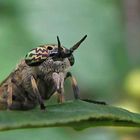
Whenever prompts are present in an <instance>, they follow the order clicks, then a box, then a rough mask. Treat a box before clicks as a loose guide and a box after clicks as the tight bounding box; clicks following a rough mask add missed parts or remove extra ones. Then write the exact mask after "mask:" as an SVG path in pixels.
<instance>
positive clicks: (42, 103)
mask: <svg viewBox="0 0 140 140" xmlns="http://www.w3.org/2000/svg"><path fill="white" fill-rule="evenodd" d="M31 84H32V88H33V91H34V93H35V95H36V97H37V99H38V102H39V104H40V108H41V109H45V108H46V107H45V105H44V102H43V99H42V97H41V95H40V93H39V90H38V87H37V84H36V81H35V79H34V77H33V76H31Z"/></svg>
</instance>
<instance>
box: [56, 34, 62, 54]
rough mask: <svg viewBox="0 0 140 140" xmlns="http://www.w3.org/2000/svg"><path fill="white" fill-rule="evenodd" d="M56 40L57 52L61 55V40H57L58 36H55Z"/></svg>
mask: <svg viewBox="0 0 140 140" xmlns="http://www.w3.org/2000/svg"><path fill="white" fill-rule="evenodd" d="M57 42H58V54H60V55H61V52H62V51H63V48H62V47H61V42H60V40H59V36H57Z"/></svg>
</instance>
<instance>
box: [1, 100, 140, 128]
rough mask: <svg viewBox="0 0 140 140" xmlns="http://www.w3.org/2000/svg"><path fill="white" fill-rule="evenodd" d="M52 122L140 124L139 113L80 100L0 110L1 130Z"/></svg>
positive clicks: (85, 125)
mask: <svg viewBox="0 0 140 140" xmlns="http://www.w3.org/2000/svg"><path fill="white" fill-rule="evenodd" d="M53 126H55V127H58V126H67V127H73V128H75V129H77V130H80V129H84V128H87V127H92V126H135V127H140V114H136V113H131V112H129V111H127V110H125V109H121V108H117V107H112V106H109V105H99V104H93V103H87V102H84V101H80V100H77V101H69V102H65V103H63V104H57V105H50V106H48V107H47V110H46V111H41V110H39V109H34V110H30V111H1V112H0V130H10V129H18V128H35V127H53Z"/></svg>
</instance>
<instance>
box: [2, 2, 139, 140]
mask: <svg viewBox="0 0 140 140" xmlns="http://www.w3.org/2000/svg"><path fill="white" fill-rule="evenodd" d="M85 34H87V35H88V38H87V39H86V41H85V42H84V43H83V44H82V45H81V47H80V48H79V49H78V50H77V51H76V52H75V59H76V63H75V65H74V67H73V68H72V69H71V71H72V73H73V74H74V75H75V76H76V78H77V81H78V84H79V87H80V91H81V97H82V98H90V99H94V100H102V101H105V102H107V103H108V104H111V105H115V106H118V107H123V108H126V109H128V110H130V111H133V112H140V108H139V106H140V46H139V45H140V1H139V0H30V1H29V0H24V1H19V0H12V1H10V0H0V81H2V80H3V79H4V78H5V77H6V76H7V75H8V74H9V73H10V72H11V71H12V70H13V69H14V68H15V66H16V64H17V63H18V62H19V61H20V59H22V58H24V56H25V54H26V53H27V52H28V51H29V50H30V49H32V48H34V47H37V46H38V45H40V44H47V43H57V41H56V36H57V35H59V37H60V39H61V42H62V44H63V45H64V46H65V47H67V48H70V47H71V46H72V45H73V44H74V43H76V42H77V41H78V40H79V39H81V38H82V37H83V36H84V35H85ZM65 87H66V98H67V99H72V98H73V96H72V95H71V92H72V89H71V86H70V83H69V81H67V82H66V84H65ZM40 119H41V118H40ZM139 137H140V130H139V129H136V128H135V129H134V128H126V127H125V128H123V127H122V128H120V127H97V128H89V129H86V130H83V131H78V132H77V131H75V130H73V129H72V128H41V129H26V130H14V131H7V132H0V139H2V140H8V139H9V140H16V139H21V140H29V139H34V140H38V139H42V140H46V139H54V140H55V139H57V140H59V139H60V140H70V139H73V140H75V139H76V140H85V139H87V140H112V139H114V140H139Z"/></svg>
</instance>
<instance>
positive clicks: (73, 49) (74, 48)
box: [70, 35, 87, 53]
mask: <svg viewBox="0 0 140 140" xmlns="http://www.w3.org/2000/svg"><path fill="white" fill-rule="evenodd" d="M86 37H87V35H85V36H84V37H83V38H82V39H81V40H80V41H78V42H77V43H76V44H75V45H74V46H73V47H71V48H70V51H71V53H72V52H73V51H75V50H76V49H77V48H78V47H79V46H80V44H81V43H82V42H83V41H84V40H85V39H86Z"/></svg>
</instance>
